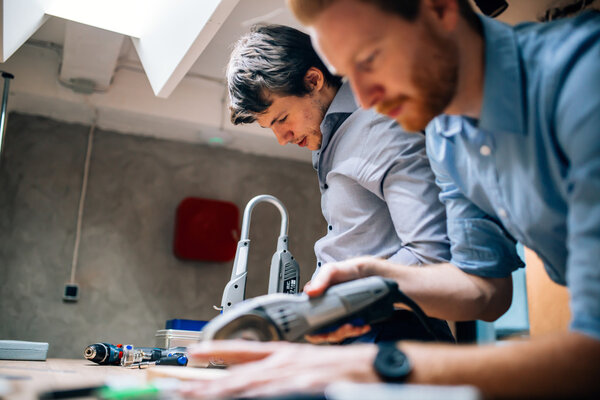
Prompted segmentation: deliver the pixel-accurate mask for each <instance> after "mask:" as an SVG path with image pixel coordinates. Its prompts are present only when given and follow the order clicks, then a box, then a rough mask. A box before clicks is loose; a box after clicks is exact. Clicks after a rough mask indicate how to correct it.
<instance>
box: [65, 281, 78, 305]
mask: <svg viewBox="0 0 600 400" xmlns="http://www.w3.org/2000/svg"><path fill="white" fill-rule="evenodd" d="M77 300H79V286H78V285H77V284H76V283H66V284H65V292H64V293H63V301H64V302H69V303H74V302H76V301H77Z"/></svg>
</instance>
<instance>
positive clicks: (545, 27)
mask: <svg viewBox="0 0 600 400" xmlns="http://www.w3.org/2000/svg"><path fill="white" fill-rule="evenodd" d="M482 23H483V28H484V36H485V80H484V92H483V104H482V110H481V117H480V119H479V120H473V119H469V118H466V117H457V116H440V117H438V118H436V119H435V120H434V121H432V123H430V124H429V126H428V128H427V151H428V155H429V157H430V160H431V166H432V168H433V170H434V172H435V174H436V179H437V181H438V184H439V185H440V187H441V189H442V193H441V195H440V199H441V200H442V202H444V203H445V205H446V212H447V217H448V235H449V237H450V240H451V243H452V263H453V264H455V265H457V266H458V267H460V268H462V269H463V270H465V271H466V272H469V273H472V274H476V275H480V276H484V277H506V276H508V275H509V274H510V273H511V271H513V270H515V269H516V268H518V267H521V266H522V263H521V261H520V260H519V258H518V257H517V254H516V251H515V246H514V245H515V240H517V241H520V242H522V243H523V244H524V245H526V246H528V247H529V248H531V249H532V250H534V251H535V252H536V253H537V254H538V255H539V256H540V258H541V259H542V260H543V262H544V265H545V269H546V271H547V272H548V275H549V276H550V278H551V279H552V280H553V281H555V282H557V283H559V284H561V285H567V286H568V288H569V292H570V296H571V300H570V306H571V313H572V316H573V319H572V321H571V329H572V330H576V331H579V332H582V333H585V334H588V335H590V336H592V337H595V338H597V339H600V13H594V12H592V13H585V14H582V15H580V16H578V17H577V18H574V19H565V20H560V21H556V22H552V23H546V24H523V25H519V26H517V27H515V28H511V27H509V26H506V25H504V24H502V23H500V22H498V21H494V20H492V19H489V18H482Z"/></svg>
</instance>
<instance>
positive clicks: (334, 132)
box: [227, 25, 452, 342]
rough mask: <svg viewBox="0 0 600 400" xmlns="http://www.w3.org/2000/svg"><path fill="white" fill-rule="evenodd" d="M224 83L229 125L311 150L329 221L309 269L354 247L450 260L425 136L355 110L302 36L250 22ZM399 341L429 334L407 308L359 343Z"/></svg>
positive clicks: (417, 259) (345, 88)
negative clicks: (251, 127)
mask: <svg viewBox="0 0 600 400" xmlns="http://www.w3.org/2000/svg"><path fill="white" fill-rule="evenodd" d="M227 84H228V89H229V95H230V102H231V107H230V109H231V120H232V122H233V123H234V124H239V123H251V122H254V121H257V122H258V123H259V124H260V125H261V126H262V127H263V128H270V129H271V130H273V132H274V133H275V136H276V137H277V140H278V141H279V143H280V144H281V145H286V144H288V143H292V144H296V145H298V146H300V147H306V148H308V149H309V150H312V156H313V166H314V168H315V169H316V171H317V175H318V179H319V186H320V189H321V198H322V201H321V205H322V210H323V216H324V217H325V219H326V220H327V224H328V226H327V234H326V235H325V236H324V237H323V238H321V239H320V240H319V241H318V242H317V243H316V244H315V254H316V256H317V267H316V268H317V269H316V272H315V274H317V273H318V271H319V269H320V267H321V265H322V264H325V263H329V262H335V261H343V260H345V259H347V258H349V257H353V256H356V255H360V254H371V255H375V256H378V257H382V258H386V259H389V260H394V261H395V262H398V263H401V264H403V265H421V264H427V263H435V262H443V261H444V260H448V257H449V254H450V247H449V242H448V240H447V237H446V225H445V224H446V222H445V216H444V207H443V205H442V204H441V203H440V202H439V200H438V195H439V189H438V188H437V186H436V185H435V181H434V177H433V173H432V172H431V169H430V168H429V163H428V162H427V157H426V154H425V138H424V136H423V135H422V134H416V135H415V134H411V133H407V132H404V131H402V129H401V128H400V127H399V126H398V124H397V123H396V122H395V121H394V120H391V119H388V118H385V117H383V116H381V115H378V114H377V113H375V112H373V111H372V110H361V109H359V107H358V105H357V104H356V102H355V101H354V97H353V95H352V92H351V90H350V87H349V85H348V84H342V82H341V79H340V78H339V77H336V76H333V75H332V74H331V73H330V72H329V71H328V70H327V68H326V67H325V65H323V63H322V61H321V60H320V58H319V57H318V56H317V54H316V53H315V51H314V50H313V48H312V45H311V42H310V37H309V36H308V35H307V34H305V33H303V32H300V31H298V30H296V29H293V28H290V27H286V26H279V25H269V26H256V27H254V28H253V29H252V31H251V32H250V33H249V34H247V35H246V36H244V37H243V38H241V39H240V40H239V41H238V43H237V44H236V45H235V47H234V49H233V51H232V54H231V58H230V61H229V65H228V67H227ZM432 322H433V323H434V324H435V325H436V327H437V328H438V330H439V332H438V333H439V334H440V337H445V338H446V339H447V340H452V335H451V333H450V331H449V329H448V326H447V324H446V322H445V321H439V320H432ZM362 329H363V331H365V333H366V331H367V330H369V327H368V326H366V327H363V328H362ZM341 332H343V330H342V331H340V332H339V334H341ZM398 338H404V339H417V340H432V339H433V338H432V337H431V335H429V334H428V333H427V332H426V331H425V330H424V329H423V327H422V325H421V323H420V322H419V321H418V320H417V318H416V317H415V316H414V314H413V313H412V312H409V311H407V310H399V311H397V312H396V314H395V318H394V320H393V321H391V322H387V323H385V324H381V325H378V326H374V327H372V329H371V331H370V332H368V333H366V334H365V335H364V336H361V337H360V338H359V339H357V340H360V341H370V342H372V341H381V340H391V339H398ZM310 339H311V340H314V341H318V340H320V339H321V338H320V337H319V336H314V337H312V338H310ZM327 339H328V340H331V339H332V338H331V337H327ZM349 341H350V339H349Z"/></svg>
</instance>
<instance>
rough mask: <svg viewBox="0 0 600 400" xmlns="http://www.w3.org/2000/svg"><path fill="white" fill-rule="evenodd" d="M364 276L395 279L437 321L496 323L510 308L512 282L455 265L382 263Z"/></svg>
mask: <svg viewBox="0 0 600 400" xmlns="http://www.w3.org/2000/svg"><path fill="white" fill-rule="evenodd" d="M360 268H361V275H362V276H371V275H381V276H384V277H386V278H391V279H394V280H396V281H397V282H398V285H399V287H400V289H401V290H402V291H403V292H404V293H405V294H406V295H408V296H409V297H411V298H412V299H413V300H415V301H416V302H417V303H418V304H419V305H420V306H421V307H422V308H423V310H424V311H425V312H426V313H427V315H429V316H431V317H435V318H441V319H447V320H453V321H465V320H474V319H481V320H486V321H493V320H495V319H497V318H498V317H500V316H501V315H502V314H503V313H504V312H505V311H506V310H507V309H508V307H510V302H511V299H512V280H511V278H510V277H508V278H498V279H491V278H481V277H478V276H475V275H470V274H467V273H465V272H463V271H462V270H460V269H459V268H457V267H455V266H454V265H452V264H435V265H424V266H420V267H416V266H403V265H397V264H393V263H391V262H388V261H385V260H380V261H378V262H374V263H365V264H364V265H362V266H361V267H360Z"/></svg>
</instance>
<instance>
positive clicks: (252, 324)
mask: <svg viewBox="0 0 600 400" xmlns="http://www.w3.org/2000/svg"><path fill="white" fill-rule="evenodd" d="M213 339H214V340H226V339H244V340H255V341H259V342H269V341H274V340H281V335H280V334H279V332H278V330H277V328H275V324H274V323H273V322H272V321H271V319H270V318H269V317H268V316H267V315H266V314H265V313H264V312H261V311H260V310H254V311H253V312H252V313H249V314H244V315H241V316H239V317H238V318H236V319H234V320H233V321H231V322H229V323H228V324H226V325H225V326H223V327H222V328H221V329H219V331H218V332H216V333H215V334H214V336H213Z"/></svg>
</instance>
